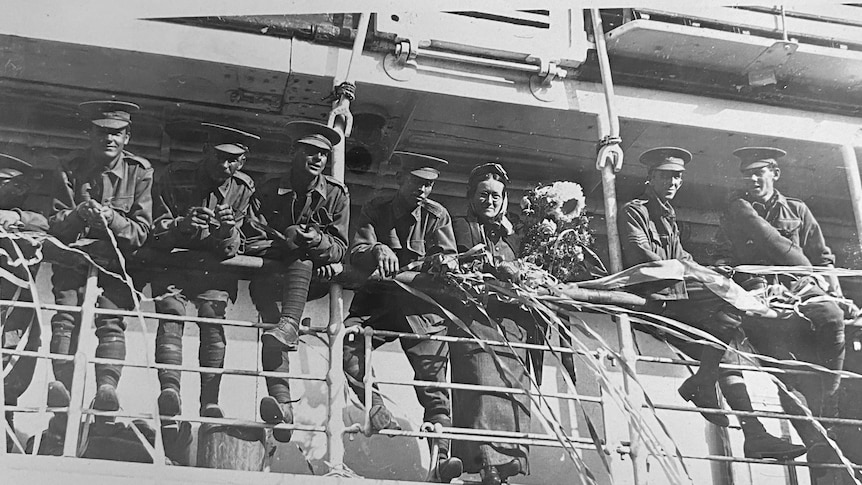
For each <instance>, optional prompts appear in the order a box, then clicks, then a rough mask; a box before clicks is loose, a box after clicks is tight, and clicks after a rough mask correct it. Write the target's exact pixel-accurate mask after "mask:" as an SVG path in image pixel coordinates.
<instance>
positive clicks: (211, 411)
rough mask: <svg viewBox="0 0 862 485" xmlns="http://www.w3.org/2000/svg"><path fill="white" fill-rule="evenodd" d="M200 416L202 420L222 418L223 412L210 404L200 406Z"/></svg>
mask: <svg viewBox="0 0 862 485" xmlns="http://www.w3.org/2000/svg"><path fill="white" fill-rule="evenodd" d="M201 416H203V417H204V418H223V417H224V411H223V410H222V408H221V406H219V405H218V404H216V403H214V402H211V403H207V404H205V405H203V406H201Z"/></svg>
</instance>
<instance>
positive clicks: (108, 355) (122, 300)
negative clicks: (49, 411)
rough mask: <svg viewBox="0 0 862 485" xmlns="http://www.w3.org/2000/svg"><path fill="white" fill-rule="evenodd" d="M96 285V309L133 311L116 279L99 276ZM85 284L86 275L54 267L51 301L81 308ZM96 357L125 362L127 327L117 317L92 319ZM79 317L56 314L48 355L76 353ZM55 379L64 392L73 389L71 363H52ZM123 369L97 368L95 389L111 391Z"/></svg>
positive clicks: (127, 291)
mask: <svg viewBox="0 0 862 485" xmlns="http://www.w3.org/2000/svg"><path fill="white" fill-rule="evenodd" d="M98 278H99V280H98V284H99V287H101V288H102V294H101V295H100V296H99V297H98V299H97V300H96V306H97V307H99V308H105V309H124V310H131V309H133V308H134V302H133V300H132V295H131V293H130V292H129V289H128V287H126V285H125V283H123V282H121V281H118V280H117V279H115V278H113V277H111V276H106V275H104V274H101V273H100V274H99V277H98ZM86 282H87V275H86V273H84V272H82V271H80V270H78V269H74V268H67V267H63V266H59V265H55V267H54V274H53V275H52V276H51V283H52V285H53V292H54V301H55V303H56V304H58V305H74V306H80V305H81V304H82V303H83V301H84V287H85V285H86ZM95 325H96V337H97V338H98V339H99V344H98V345H97V346H96V357H100V358H105V359H116V360H124V359H125V358H126V337H125V331H126V323H125V321H124V320H123V318H122V317H119V316H116V315H104V314H99V315H96V317H95ZM80 327H81V316H80V313H78V312H67V311H58V312H57V313H56V314H55V315H54V317H53V318H51V352H54V353H58V354H65V355H72V354H74V353H75V352H76V351H77V348H78V338H79V335H80ZM52 364H53V368H54V377H55V378H56V379H57V380H58V381H60V382H62V383H63V384H64V385H65V386H66V388H67V389H71V386H72V363H71V362H61V361H56V360H55V361H53V362H52ZM121 371H122V366H120V365H114V364H96V385H97V386H100V385H102V384H109V385H112V386H114V387H116V386H117V383H118V382H119V380H120V374H121Z"/></svg>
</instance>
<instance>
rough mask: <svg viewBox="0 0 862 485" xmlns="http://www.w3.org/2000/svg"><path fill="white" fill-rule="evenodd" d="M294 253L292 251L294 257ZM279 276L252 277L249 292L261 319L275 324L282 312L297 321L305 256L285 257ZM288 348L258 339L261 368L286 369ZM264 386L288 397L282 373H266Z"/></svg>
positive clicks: (306, 278)
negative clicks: (259, 342)
mask: <svg viewBox="0 0 862 485" xmlns="http://www.w3.org/2000/svg"><path fill="white" fill-rule="evenodd" d="M295 256H296V253H294V254H293V257H294V258H295ZM285 264H286V265H287V268H286V271H285V274H284V276H283V277H282V278H277V277H275V276H269V277H266V278H256V279H254V280H252V281H251V283H249V294H250V296H251V300H252V302H254V305H255V307H256V308H257V311H258V313H259V314H260V320H261V321H262V322H263V323H271V324H277V323H279V320H280V319H281V318H282V316H286V317H289V319H290V321H291V323H295V324H296V325H297V331H298V329H299V322H300V320H301V319H302V313H303V311H304V310H305V303H306V300H307V299H308V288H309V284H310V282H311V273H312V269H313V263H312V262H311V261H310V260H308V259H298V258H297V259H292V260H290V259H288V260H287V261H285ZM292 350H295V349H292V348H288V347H284V346H281V345H276V344H275V342H273V341H272V340H270V339H263V340H262V350H261V365H262V367H263V370H264V371H273V372H285V373H286V372H290V359H289V356H290V351H292ZM266 389H267V392H268V393H269V395H270V396H272V397H273V398H275V400H276V401H277V402H279V403H281V404H286V403H289V402H290V401H291V398H290V381H289V379H288V378H286V377H267V378H266Z"/></svg>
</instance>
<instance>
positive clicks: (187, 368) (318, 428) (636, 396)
mask: <svg viewBox="0 0 862 485" xmlns="http://www.w3.org/2000/svg"><path fill="white" fill-rule="evenodd" d="M247 262H248V261H246V263H247ZM255 264H257V263H255ZM261 264H262V263H261ZM244 265H245V263H244ZM224 266H225V268H224V269H225V270H227V271H231V270H232V268H231V267H230V264H229V263H228V264H226V265H224ZM244 267H246V268H247V267H248V265H245V266H244ZM234 269H235V268H234ZM96 283H97V272H96V271H95V270H91V271H90V274H89V276H88V280H87V287H86V292H88V294H90V293H89V292H97V291H98V288H97V284H96ZM83 301H84V304H83V305H82V306H65V305H53V304H40V305H37V304H35V303H32V302H25V301H17V300H0V308H8V307H23V308H35V309H37V311H38V310H46V311H50V310H63V311H75V312H80V313H81V315H82V316H83V317H86V316H89V320H86V319H85V320H84V324H83V325H92V317H93V316H95V315H97V314H109V315H118V316H124V317H128V316H139V317H142V318H144V319H161V320H175V321H183V322H201V323H217V324H220V325H227V326H236V327H246V328H265V327H268V325H267V324H261V323H254V322H251V321H249V320H235V319H233V320H232V319H224V320H222V319H209V318H203V317H193V316H178V315H170V314H161V313H155V312H139V311H128V310H110V309H103V308H96V306H95V301H96V299H95V298H87V297H86V295H85V298H84V300H83ZM338 303H339V305H340V302H338ZM331 308H332V306H331ZM336 310H337V311H334V312H331V314H330V321H329V322H328V326H327V328H326V329H324V330H306V332H311V333H326V334H328V335H329V339H328V342H327V345H328V347H329V349H330V356H331V355H333V353H335V354H337V355H341V353H340V348H341V342H342V341H343V335H344V334H345V331H344V329H343V323H342V319H343V317H342V316H341V315H343V309H341V308H336ZM630 318H631V317H630V315H629V314H628V313H627V312H625V310H622V311H620V312H619V313H618V314H616V315H614V316H613V320H614V322H615V323H616V325H617V330H618V335H619V337H620V339H619V352H618V353H617V354H616V357H615V358H618V359H620V360H623V361H624V362H623V363H624V364H625V365H626V366H627V367H628V368H629V369H631V370H632V374H630V375H629V376H628V379H629V381H630V380H631V379H636V378H637V374H636V364H637V363H638V362H645V363H651V364H661V365H671V366H691V365H697V361H693V360H687V359H681V358H680V359H673V358H663V357H655V356H649V355H639V354H638V351H637V350H636V346H635V345H634V341H633V339H632V334H633V331H632V327H631V320H630ZM82 327H83V326H82ZM83 328H86V327H83ZM83 328H82V330H83ZM347 331H348V332H360V333H361V334H362V335H363V337H364V338H363V340H364V345H365V346H366V352H365V356H366V359H367V360H366V364H367V365H366V369H369V370H370V369H371V368H372V363H373V358H374V352H372V346H371V340H372V338H373V336H374V335H380V336H385V337H397V338H401V339H430V340H438V341H444V342H448V343H450V344H458V343H464V342H479V341H480V340H478V339H472V338H462V337H453V336H437V335H419V334H413V333H402V332H390V331H382V330H374V329H370V328H366V329H361V330H360V329H358V328H353V329H348V330H347ZM90 334H91V333H90V332H86V331H82V332H81V337H80V338H92V336H91V335H90ZM481 342H482V343H483V344H485V345H488V346H492V347H512V348H523V349H530V350H542V351H545V352H555V353H557V354H558V355H562V354H571V355H576V356H578V357H579V358H589V359H596V360H602V359H605V358H609V356H608V355H607V354H606V353H604V352H601V351H590V352H584V351H579V350H575V349H573V348H571V347H567V346H565V345H550V344H549V345H536V344H527V343H518V342H503V341H492V340H481ZM0 352H2V354H3V355H17V356H21V357H36V358H39V359H47V360H51V361H53V360H66V361H69V360H71V361H73V364H74V380H73V386H72V389H71V395H72V400H71V403H70V405H69V407H67V408H49V407H47V406H37V407H32V406H8V405H5V404H4V403H5V399H4V397H5V396H4V395H3V393H4V386H0V413H3V414H4V415H5V413H6V412H13V413H41V414H43V415H44V414H45V413H48V412H54V413H58V412H59V413H62V412H67V413H68V417H69V419H68V425H67V428H66V440H65V445H64V449H63V455H64V456H69V457H74V456H81V453H82V451H83V450H81V449H80V448H79V447H78V443H79V440H78V438H79V435H80V433H81V431H82V426H87V424H88V420H85V419H83V418H85V417H96V416H104V417H120V418H127V419H145V420H154V421H156V422H158V421H159V420H168V419H170V420H174V421H187V422H196V423H209V424H220V425H232V426H242V427H250V428H261V429H272V428H274V427H278V428H282V429H292V430H299V431H308V432H315V433H327V437H328V439H327V444H326V446H327V460H326V461H327V462H328V463H330V464H332V465H334V466H338V465H343V463H344V449H343V443H342V439H343V436H342V435H343V433H349V434H357V433H363V434H366V435H370V434H380V435H386V436H393V437H395V436H398V437H406V438H413V439H415V438H423V439H428V440H436V439H439V438H449V439H455V440H464V441H481V442H487V441H494V442H499V443H511V444H526V445H532V446H540V447H567V448H575V449H577V450H580V451H587V450H592V451H598V452H600V453H603V454H604V455H606V456H607V457H612V456H615V455H616V456H619V457H623V456H625V455H633V454H636V453H642V454H643V453H645V451H644V449H643V447H642V444H640V440H641V437H640V436H639V432H638V430H637V429H636V428H634V427H631V428H630V429H629V433H628V434H627V435H620V436H614V437H610V436H608V437H606V438H603V439H601V440H600V441H598V442H597V441H596V440H595V439H594V438H591V437H589V436H586V437H584V436H569V435H567V434H564V438H563V439H561V438H560V435H559V434H555V433H552V432H548V433H545V434H537V433H530V432H524V433H514V432H506V431H491V430H472V429H463V428H454V427H437V428H433V429H428V428H422V429H419V430H418V431H410V430H391V429H386V430H380V431H377V432H374V431H373V430H371V425H370V420H369V415H370V410H371V409H370V407H371V399H370V398H368V396H366V397H367V398H366V399H365V403H366V404H365V406H364V409H363V411H364V416H365V419H364V422H363V423H356V424H353V425H352V426H349V427H347V428H345V426H344V423H343V418H342V413H341V409H343V408H344V405H345V403H344V401H343V388H342V389H339V390H337V392H332V386H331V385H332V383H333V382H339V381H340V382H341V383H343V382H344V380H343V375H342V372H343V370H342V366H341V362H340V361H341V359H340V358H339V359H338V360H335V361H332V362H333V363H334V365H330V366H329V367H328V368H327V369H326V375H324V376H321V375H312V374H305V373H294V372H289V373H276V372H262V371H257V370H250V369H240V368H224V369H219V368H210V367H199V366H193V365H169V364H158V363H152V362H146V363H140V362H134V361H117V360H110V359H100V358H92V357H88V356H86V355H85V354H84V353H83V352H78V353H77V354H75V355H74V356H69V355H62V354H55V353H51V352H46V351H26V350H15V349H2V351H0ZM120 362H122V363H120ZM93 364H119V365H122V366H124V367H133V368H142V369H148V370H151V371H153V372H155V371H156V370H158V369H172V370H180V371H182V372H193V373H210V374H223V375H238V376H246V377H255V378H261V377H266V376H278V377H286V378H288V379H297V380H306V381H316V382H322V383H324V384H325V385H326V386H327V387H328V388H329V389H330V392H329V393H328V394H327V395H328V396H329V398H330V399H329V402H327V419H326V422H325V423H323V424H322V425H312V426H309V425H302V424H278V425H272V424H267V423H263V422H258V421H254V420H248V419H235V418H208V417H199V416H194V415H186V414H183V415H179V416H157V413H155V412H153V413H130V412H125V411H117V412H104V411H97V410H93V409H89V408H87V407H86V406H85V403H84V385H85V380H86V372H87V368H88V366H90V365H93ZM722 367H724V368H728V369H736V370H744V371H756V372H766V373H769V374H772V375H782V374H785V375H786V374H799V375H804V374H810V373H812V372H816V371H814V370H811V369H795V368H779V367H771V366H768V365H765V366H755V365H726V364H722ZM561 371H562V373H565V371H564V370H561ZM336 374H337V375H338V376H336ZM845 374H846V375H845V378H846V379H848V380H852V379H858V378H860V376H858V375H855V374H852V373H845ZM3 376H4V377H5V372H4V374H3ZM375 383H376V384H383V385H387V386H409V387H417V386H420V387H427V386H434V387H438V388H445V389H466V390H475V391H485V392H494V393H500V394H507V395H519V394H530V393H537V392H539V391H538V390H537V389H530V390H529V391H528V390H525V389H513V388H500V387H494V386H481V385H468V384H458V383H451V382H444V383H439V382H426V381H417V380H410V379H397V380H393V379H378V378H375V376H374V373H373V372H370V371H369V372H366V376H365V387H366V389H367V390H368V392H370V390H371V389H372V387H373V386H374V384H375ZM342 386H343V384H342ZM621 387H622V392H623V393H624V395H625V396H626V399H628V400H629V402H630V403H633V404H635V406H633V407H632V409H633V410H637V411H634V412H638V413H639V412H641V411H640V410H644V412H645V410H646V409H647V408H648V405H647V404H646V402H645V399H644V395H643V391H642V388H640V387H639V386H636V385H632V383H631V382H628V383H623V386H621ZM572 391H573V392H541V395H542V396H543V398H544V399H548V400H559V401H574V402H576V403H580V404H584V403H591V404H596V405H598V406H599V408H600V409H601V413H602V418H603V421H604V422H605V423H607V422H608V420H609V419H619V417H620V415H619V414H614V411H613V410H612V409H611V408H612V407H613V405H612V404H611V403H610V402H609V400H608V397H607V396H606V395H604V394H603V393H599V395H581V394H578V393H577V390H576V388H575V389H572ZM337 396H341V402H338V398H337ZM153 401H155V399H153ZM651 403H652V404H651V405H652V407H653V408H654V409H659V410H664V411H670V412H685V413H704V412H707V413H717V414H725V415H734V416H737V417H745V416H753V417H758V418H766V419H780V420H789V421H793V420H808V421H814V420H815V418H813V417H806V416H799V415H792V414H786V413H778V412H769V411H752V412H743V411H733V410H727V409H718V410H713V409H701V408H696V407H692V406H684V405H675V404H671V403H666V402H661V401H660V400H651ZM153 409H154V410H155V409H157V407H156V405H155V402H153ZM534 409H535V406H534ZM628 419H629V420H631V421H633V420H634V419H635V417H634V416H632V415H631V413H630V414H629V416H628ZM816 421H818V422H820V423H822V424H826V425H828V424H840V425H852V426H862V420H859V419H847V418H816ZM4 428H5V430H6V433H5V434H6V435H7V436H8V437H9V438H10V439H12V440H13V442H15V441H16V438H14V435H13V433H12V430H11V428H10V427H9V426H8V425H7V424H6V423H5V420H4ZM133 428H134V427H133ZM158 429H159V427H158V426H156V433H157V434H156V441H155V445H154V446H150V445H149V444H148V441H147V440H146V439H145V438H144V437H143V436H141V435H139V439H140V440H141V441H142V444H143V445H144V447H145V448H146V449H147V451H148V452H149V453H150V454H151V456H152V459H153V463H154V464H156V465H161V464H163V463H164V450H163V449H162V446H161V443H160V435H159V434H158V433H159V431H158ZM546 431H547V430H546ZM37 436H38V435H37ZM37 439H38V438H37ZM14 447H15V448H16V449H18V450H19V451H22V452H23V447H22V446H21V444H20V443H17V442H16V443H15V445H14ZM38 448H39V447H38V441H37V446H34V447H33V454H36V453H37V452H38ZM5 453H6V448H5V447H0V458H2V455H4V454H5ZM667 455H668V457H670V455H671V453H670V452H667ZM432 456H433V455H432ZM682 458H683V459H692V460H709V461H713V462H730V463H746V464H771V465H776V466H784V467H813V468H826V469H836V468H843V467H844V465H840V464H834V465H833V464H815V463H808V462H805V461H801V460H793V461H786V462H779V461H775V460H762V459H748V458H741V457H732V456H722V455H712V454H701V455H696V454H682ZM635 461H636V460H632V462H633V463H634V462H635ZM615 466H620V463H619V460H616V461H615ZM853 468H854V469H855V470H862V467H859V466H854V467H853ZM432 472H433V468H432V469H431V470H429V476H430V474H431V473H432ZM635 474H636V476H637V475H640V477H641V478H640V479H638V480H636V481H635V483H636V484H640V483H645V475H644V474H643V473H642V472H641V473H638V472H637V471H636V472H635Z"/></svg>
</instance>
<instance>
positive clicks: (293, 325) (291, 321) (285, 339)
mask: <svg viewBox="0 0 862 485" xmlns="http://www.w3.org/2000/svg"><path fill="white" fill-rule="evenodd" d="M266 340H269V342H265V343H267V344H270V345H274V346H279V347H287V348H289V349H295V348H296V347H297V345H298V344H299V321H298V320H296V319H295V318H293V317H289V316H287V315H282V316H281V317H280V318H279V319H278V324H277V325H276V326H275V327H273V328H271V329H269V330H267V331H265V332H263V336H261V341H266Z"/></svg>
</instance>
